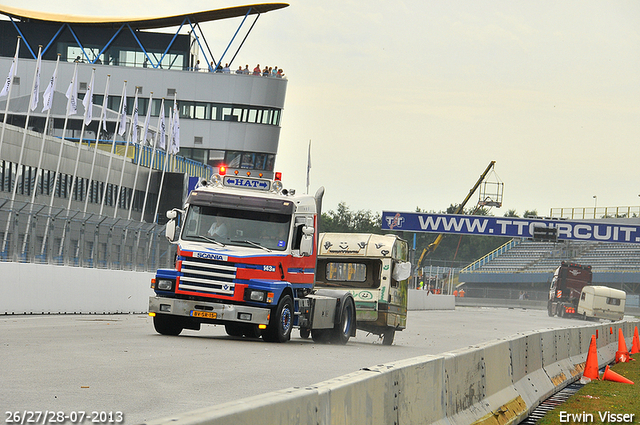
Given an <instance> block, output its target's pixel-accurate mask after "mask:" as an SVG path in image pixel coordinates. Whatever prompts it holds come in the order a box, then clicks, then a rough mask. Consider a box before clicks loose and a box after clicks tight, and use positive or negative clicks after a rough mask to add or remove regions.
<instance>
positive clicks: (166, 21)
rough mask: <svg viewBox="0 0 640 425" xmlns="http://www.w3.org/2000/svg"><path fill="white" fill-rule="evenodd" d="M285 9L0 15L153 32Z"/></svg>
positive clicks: (10, 11) (0, 9) (8, 10)
mask: <svg viewBox="0 0 640 425" xmlns="http://www.w3.org/2000/svg"><path fill="white" fill-rule="evenodd" d="M287 6H289V5H288V4H287V3H264V4H250V5H246V6H235V7H227V8H224V9H216V10H208V11H204V12H194V13H185V14H182V15H174V16H162V17H149V18H125V17H112V18H107V17H104V18H103V17H94V16H77V15H63V14H56V13H42V12H34V11H30V10H24V9H17V8H14V7H9V6H4V5H0V14H3V15H6V16H9V17H11V18H17V19H20V20H21V21H40V22H50V23H58V24H59V23H67V24H71V25H86V26H93V27H111V26H116V25H122V24H129V25H131V26H133V27H134V28H137V29H157V28H167V27H175V26H180V25H181V24H182V23H183V22H184V20H185V18H189V19H191V20H193V21H195V22H207V21H216V20H220V19H227V18H235V17H239V16H245V15H247V14H249V15H254V14H260V13H265V12H270V11H272V10H278V9H282V8H285V7H287Z"/></svg>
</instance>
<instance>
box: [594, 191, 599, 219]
mask: <svg viewBox="0 0 640 425" xmlns="http://www.w3.org/2000/svg"><path fill="white" fill-rule="evenodd" d="M593 199H595V201H594V204H593V218H596V210H597V209H598V196H596V195H593Z"/></svg>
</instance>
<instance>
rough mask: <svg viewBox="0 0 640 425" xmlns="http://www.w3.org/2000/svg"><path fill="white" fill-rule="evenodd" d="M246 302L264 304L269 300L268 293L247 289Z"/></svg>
mask: <svg viewBox="0 0 640 425" xmlns="http://www.w3.org/2000/svg"><path fill="white" fill-rule="evenodd" d="M244 295H245V297H244V298H245V300H247V301H257V302H264V301H265V300H266V298H267V293H266V292H264V291H258V290H255V289H247V292H245V294H244Z"/></svg>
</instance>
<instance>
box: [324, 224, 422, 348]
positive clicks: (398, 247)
mask: <svg viewBox="0 0 640 425" xmlns="http://www.w3.org/2000/svg"><path fill="white" fill-rule="evenodd" d="M408 252H409V250H408V245H407V242H406V241H404V240H402V239H400V238H399V237H397V236H396V235H376V234H367V233H321V234H320V238H319V244H318V266H317V273H316V274H317V276H316V287H322V288H340V289H345V290H348V291H349V292H350V293H351V294H352V295H353V298H354V299H355V303H356V318H357V325H356V326H357V328H358V329H361V330H364V331H367V332H371V333H373V334H375V335H379V336H381V337H382V338H383V344H385V345H391V344H392V343H393V339H394V337H395V332H396V331H401V330H403V329H405V328H406V325H407V294H408V291H407V289H408V278H409V276H410V274H411V264H410V263H409V262H407V258H408Z"/></svg>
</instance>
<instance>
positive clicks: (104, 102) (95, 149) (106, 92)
mask: <svg viewBox="0 0 640 425" xmlns="http://www.w3.org/2000/svg"><path fill="white" fill-rule="evenodd" d="M110 80H111V75H110V74H107V83H106V87H105V88H104V97H103V99H102V111H101V112H100V121H99V122H98V131H97V133H96V143H95V146H94V147H93V159H92V161H91V172H90V174H89V185H90V187H92V188H93V185H92V183H91V181H92V180H93V171H94V169H95V166H96V155H97V154H98V143H99V142H98V141H99V139H100V131H101V130H102V117H103V116H104V115H105V114H106V111H107V100H108V98H109V81H110ZM92 92H93V90H92ZM92 94H93V93H92ZM92 106H93V102H92V103H91V106H90V107H92ZM98 190H99V189H98ZM88 195H89V194H88V192H87V196H86V197H85V199H84V214H86V213H87V207H88V206H89V196H88Z"/></svg>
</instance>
